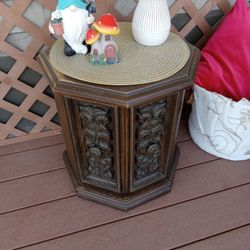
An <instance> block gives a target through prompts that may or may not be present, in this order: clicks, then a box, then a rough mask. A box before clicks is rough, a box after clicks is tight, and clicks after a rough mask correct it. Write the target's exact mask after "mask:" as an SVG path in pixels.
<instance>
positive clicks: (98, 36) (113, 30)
mask: <svg viewBox="0 0 250 250" xmlns="http://www.w3.org/2000/svg"><path fill="white" fill-rule="evenodd" d="M119 33H120V28H119V25H118V23H117V21H116V19H115V17H114V16H113V15H111V14H109V13H108V14H104V15H102V16H101V17H100V18H99V20H97V21H96V22H94V23H93V29H89V30H88V32H87V35H86V43H87V44H89V45H92V46H91V52H90V55H89V56H90V63H92V64H95V65H105V64H114V63H117V62H118V47H117V45H116V43H115V42H114V40H113V38H112V36H115V35H118V34H119Z"/></svg>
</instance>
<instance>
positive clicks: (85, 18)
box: [49, 0, 95, 56]
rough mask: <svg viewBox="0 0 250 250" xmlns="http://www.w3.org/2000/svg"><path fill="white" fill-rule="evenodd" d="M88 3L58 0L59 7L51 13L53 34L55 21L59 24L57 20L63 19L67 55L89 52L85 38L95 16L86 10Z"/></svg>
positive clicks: (50, 26) (50, 27)
mask: <svg viewBox="0 0 250 250" xmlns="http://www.w3.org/2000/svg"><path fill="white" fill-rule="evenodd" d="M86 5H87V4H86V2H85V1H84V0H58V4H57V8H56V10H55V11H54V12H52V14H51V22H50V25H49V30H50V32H51V33H52V34H55V33H56V32H55V29H53V27H52V26H53V23H57V24H58V21H56V20H61V21H62V26H63V34H62V36H63V38H64V40H65V47H64V53H65V55H67V56H72V55H74V54H76V53H81V54H86V53H87V52H88V49H87V46H86V45H85V43H84V40H85V37H86V33H87V31H88V28H89V24H91V23H93V22H94V20H95V18H94V16H93V15H91V14H89V12H88V11H87V10H86Z"/></svg>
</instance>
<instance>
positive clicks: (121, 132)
mask: <svg viewBox="0 0 250 250" xmlns="http://www.w3.org/2000/svg"><path fill="white" fill-rule="evenodd" d="M120 25H121V34H120V35H119V37H117V39H118V40H117V43H118V47H119V51H120V55H119V57H120V63H118V64H115V65H105V66H94V65H90V64H89V63H88V60H87V57H86V56H83V55H76V56H73V57H66V56H64V55H63V40H62V39H61V40H60V39H59V40H58V41H57V42H56V43H55V45H54V46H53V47H52V48H51V50H50V53H49V56H48V54H46V53H43V54H41V55H40V56H39V60H40V62H41V64H42V66H43V68H44V70H45V73H46V75H47V77H48V79H49V81H50V84H51V87H52V89H53V91H54V96H55V100H56V104H57V107H58V113H59V117H60V122H61V126H62V130H63V134H64V137H65V145H66V152H65V154H64V160H65V163H66V166H67V168H68V170H69V173H70V175H71V178H72V181H73V184H74V187H75V189H76V192H77V195H78V196H80V197H84V198H86V199H89V200H92V201H97V202H100V203H103V204H107V205H110V206H112V207H115V208H119V209H122V210H127V209H129V208H132V207H134V206H137V205H139V204H141V203H143V202H145V201H148V200H151V199H153V198H155V197H157V196H159V195H162V194H164V193H167V192H169V191H170V189H171V185H172V182H173V177H174V172H175V168H176V165H177V161H178V156H179V151H178V148H177V146H176V135H177V131H178V127H179V121H180V116H181V111H182V106H183V99H184V95H185V90H186V89H187V88H188V87H190V86H192V84H193V77H194V74H195V70H196V67H197V62H198V59H199V50H198V49H196V48H194V47H192V46H191V45H187V44H186V43H185V42H184V41H182V40H181V39H180V38H178V37H176V36H175V35H173V34H171V37H170V38H169V39H168V42H167V45H166V44H165V45H162V46H158V47H144V46H141V45H139V44H137V43H136V42H134V40H133V37H132V35H131V24H130V23H121V24H120ZM184 57H186V59H185V58H184ZM170 75H171V76H170Z"/></svg>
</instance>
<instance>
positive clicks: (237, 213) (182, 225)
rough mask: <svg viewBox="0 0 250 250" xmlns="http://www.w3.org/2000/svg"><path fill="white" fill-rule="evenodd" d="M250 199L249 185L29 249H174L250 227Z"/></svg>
mask: <svg viewBox="0 0 250 250" xmlns="http://www.w3.org/2000/svg"><path fill="white" fill-rule="evenodd" d="M249 195H250V185H247V186H243V187H241V188H237V189H232V190H228V191H225V192H222V193H218V194H214V195H211V196H208V197H203V198H201V199H197V200H192V201H190V202H186V203H182V204H178V205H176V206H172V207H168V208H165V209H161V210H157V211H154V212H151V213H146V214H143V215H140V216H136V217H132V218H129V219H126V220H122V221H117V222H115V223H111V224H108V225H104V226H101V227H97V228H93V229H90V230H87V231H83V232H79V233H76V234H73V235H69V236H67V237H64V238H60V239H56V240H54V241H50V242H45V243H43V244H40V245H38V246H37V245H35V246H33V247H30V248H28V249H29V250H31V249H40V250H42V249H44V250H45V249H46V250H47V249H53V250H57V249H58V250H59V249H60V250H62V249H81V247H82V246H83V245H84V249H91V250H97V249H98V250H100V249H110V250H111V249H114V250H115V249H119V250H123V249H124V250H125V249H130V250H133V249H134V250H138V249H144V250H146V249H150V250H151V249H164V250H167V249H173V248H176V247H178V246H181V245H183V244H187V243H189V242H192V241H195V240H199V239H202V238H204V237H208V236H210V235H213V234H216V233H221V232H224V231H226V230H230V229H232V228H235V227H239V226H242V225H244V224H246V223H249V222H250V210H249V206H250V200H249ZM201 249H202V248H201ZM210 249H213V248H210Z"/></svg>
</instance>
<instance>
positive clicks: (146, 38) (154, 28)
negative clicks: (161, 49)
mask: <svg viewBox="0 0 250 250" xmlns="http://www.w3.org/2000/svg"><path fill="white" fill-rule="evenodd" d="M170 26H171V20H170V14H169V8H168V4H167V0H140V1H139V3H138V5H137V7H136V9H135V13H134V16H133V21H132V32H133V36H134V39H135V40H136V41H137V42H138V43H140V44H142V45H146V46H157V45H161V44H163V43H164V42H165V41H166V40H167V38H168V36H169V32H170Z"/></svg>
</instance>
